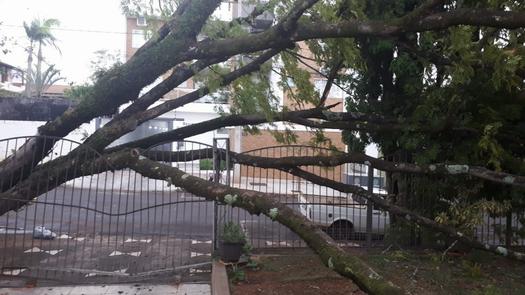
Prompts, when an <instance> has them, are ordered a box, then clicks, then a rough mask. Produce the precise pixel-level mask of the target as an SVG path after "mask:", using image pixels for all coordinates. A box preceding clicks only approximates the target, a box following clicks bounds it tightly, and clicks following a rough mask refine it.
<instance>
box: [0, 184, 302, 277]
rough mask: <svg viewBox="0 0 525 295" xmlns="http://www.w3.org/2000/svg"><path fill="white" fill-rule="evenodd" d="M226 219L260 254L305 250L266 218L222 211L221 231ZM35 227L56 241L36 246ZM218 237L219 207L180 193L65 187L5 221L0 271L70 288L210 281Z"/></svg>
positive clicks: (0, 231)
mask: <svg viewBox="0 0 525 295" xmlns="http://www.w3.org/2000/svg"><path fill="white" fill-rule="evenodd" d="M88 209H89V210H88ZM225 210H226V211H225ZM225 218H227V219H231V220H235V221H237V222H238V223H239V224H241V226H242V227H243V230H244V231H245V233H246V234H247V236H248V237H249V239H250V240H251V243H252V244H253V245H254V246H256V247H275V246H290V245H294V246H300V244H299V240H298V239H297V237H296V236H295V234H293V233H291V232H290V231H289V230H287V229H285V228H283V227H281V226H280V225H278V224H277V223H275V222H272V221H271V220H270V219H268V218H266V217H264V216H251V215H249V214H247V213H246V212H244V211H242V210H239V209H233V210H231V209H230V208H228V209H226V207H224V206H219V209H218V219H219V224H221V223H222V220H224V219H225ZM35 226H44V227H45V228H47V229H49V230H51V231H52V232H53V233H54V234H55V235H56V237H55V238H54V239H52V240H42V239H33V236H32V230H33V229H34V228H35ZM212 237H213V203H212V202H208V201H205V200H203V199H202V198H197V197H194V196H192V195H191V194H188V193H185V192H182V191H178V190H176V189H173V188H171V189H169V190H165V191H157V192H151V191H138V192H127V191H113V192H108V191H103V190H86V189H85V188H84V189H79V188H73V187H61V188H58V189H56V190H54V191H50V192H48V193H47V194H45V195H42V196H41V197H39V198H38V203H36V204H32V205H30V206H28V207H25V208H24V209H22V210H20V211H18V212H10V213H9V214H6V215H4V216H2V217H0V247H2V249H3V251H2V253H1V254H0V264H1V265H3V269H2V274H3V275H4V276H6V277H7V278H9V277H38V278H42V277H43V278H48V279H59V280H60V281H61V282H63V283H68V282H69V283H76V282H82V283H108V282H126V281H146V282H147V281H150V282H152V281H154V282H169V281H170V280H171V279H172V278H173V273H174V272H176V273H178V274H181V275H180V278H179V279H180V280H182V281H206V280H207V279H209V277H208V276H209V271H210V267H209V265H207V264H206V263H207V262H209V261H210V258H211V254H212ZM189 265H190V266H189ZM6 277H4V279H6ZM1 282H2V281H1V280H0V286H1Z"/></svg>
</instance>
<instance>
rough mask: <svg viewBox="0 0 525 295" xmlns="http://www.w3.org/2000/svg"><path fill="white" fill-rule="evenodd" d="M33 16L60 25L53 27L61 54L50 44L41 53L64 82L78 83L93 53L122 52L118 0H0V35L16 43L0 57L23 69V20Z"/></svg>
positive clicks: (122, 27) (85, 75)
mask: <svg viewBox="0 0 525 295" xmlns="http://www.w3.org/2000/svg"><path fill="white" fill-rule="evenodd" d="M34 18H56V19H58V20H60V27H59V28H58V29H56V30H53V34H54V35H55V36H56V37H57V39H58V42H57V45H58V47H60V50H61V52H62V54H59V53H58V52H57V51H56V50H55V49H54V48H53V47H47V48H45V49H44V56H45V57H46V59H47V61H48V62H49V63H51V64H56V65H57V66H58V68H59V69H60V70H61V71H62V76H64V77H66V78H67V80H68V82H75V83H82V82H85V81H87V78H88V77H89V76H90V74H91V71H90V63H89V62H90V60H92V59H93V52H95V51H97V50H101V49H106V50H109V51H111V52H115V51H117V50H118V51H120V52H121V54H122V56H124V54H125V31H126V23H125V18H124V16H123V15H122V14H121V11H120V7H119V0H89V1H85V0H0V22H2V24H1V25H0V34H1V35H5V36H9V37H13V38H14V40H15V41H16V42H17V43H18V44H17V45H16V46H12V47H11V50H12V52H11V53H10V54H8V55H3V54H0V60H1V61H3V62H6V63H9V64H13V65H15V66H18V67H20V68H22V69H25V68H26V67H27V66H26V60H27V55H26V52H25V48H26V47H27V45H28V41H27V37H26V35H25V32H24V28H23V22H24V21H26V22H28V23H29V22H30V21H31V20H32V19H34Z"/></svg>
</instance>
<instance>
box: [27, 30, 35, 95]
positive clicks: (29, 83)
mask: <svg viewBox="0 0 525 295" xmlns="http://www.w3.org/2000/svg"><path fill="white" fill-rule="evenodd" d="M33 50H34V43H33V41H32V40H31V43H30V45H29V48H28V56H27V70H26V89H25V93H26V96H27V97H31V95H32V90H31V88H32V87H33V74H32V72H33Z"/></svg>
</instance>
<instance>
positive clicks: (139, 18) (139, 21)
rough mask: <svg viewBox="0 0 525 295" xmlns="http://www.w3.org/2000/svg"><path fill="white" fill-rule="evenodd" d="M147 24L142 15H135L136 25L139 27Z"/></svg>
mask: <svg viewBox="0 0 525 295" xmlns="http://www.w3.org/2000/svg"><path fill="white" fill-rule="evenodd" d="M147 25H148V23H147V21H146V18H145V17H143V16H139V17H137V26H139V27H145V26H147Z"/></svg>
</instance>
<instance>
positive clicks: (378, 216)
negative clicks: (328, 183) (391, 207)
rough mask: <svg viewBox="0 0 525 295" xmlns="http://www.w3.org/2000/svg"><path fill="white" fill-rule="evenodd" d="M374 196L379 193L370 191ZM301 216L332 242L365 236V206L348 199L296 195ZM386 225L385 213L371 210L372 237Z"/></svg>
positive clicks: (384, 228)
mask: <svg viewBox="0 0 525 295" xmlns="http://www.w3.org/2000/svg"><path fill="white" fill-rule="evenodd" d="M374 193H381V191H380V190H377V191H376V190H374ZM298 201H299V209H300V211H301V214H303V215H304V216H306V218H308V219H309V220H310V221H312V222H314V223H315V224H317V225H319V226H321V228H323V229H325V230H326V232H327V234H329V235H330V236H331V237H332V238H334V239H336V240H348V239H352V238H358V237H364V236H365V235H366V219H367V218H366V217H367V208H366V205H363V204H360V203H357V202H355V201H354V200H352V198H351V197H348V198H346V197H327V196H315V195H304V194H300V195H298ZM389 224H390V218H389V215H388V212H384V211H381V210H372V234H373V236H374V237H381V236H383V235H384V234H385V230H386V229H387V228H388V226H389Z"/></svg>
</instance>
